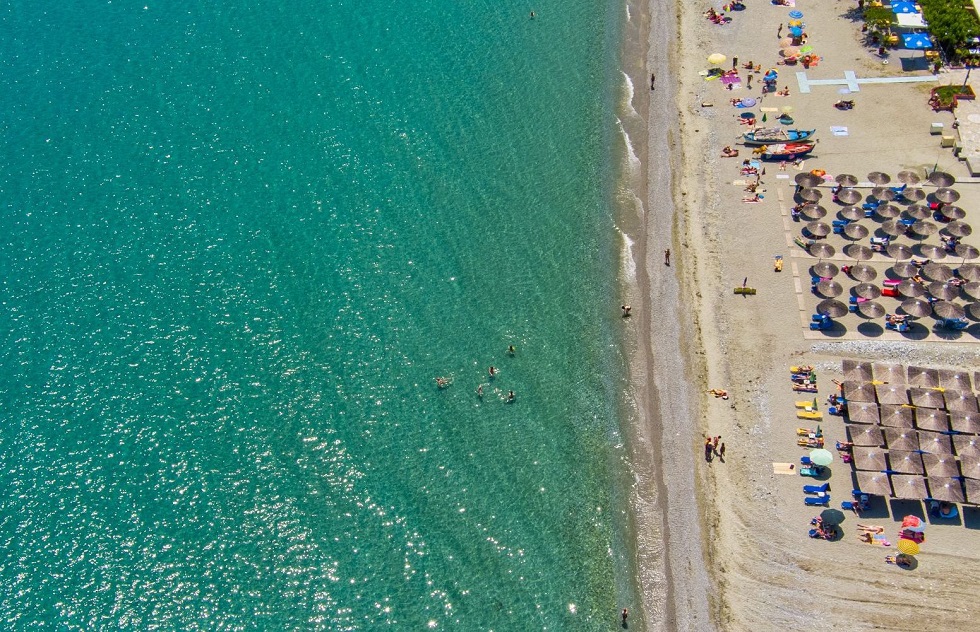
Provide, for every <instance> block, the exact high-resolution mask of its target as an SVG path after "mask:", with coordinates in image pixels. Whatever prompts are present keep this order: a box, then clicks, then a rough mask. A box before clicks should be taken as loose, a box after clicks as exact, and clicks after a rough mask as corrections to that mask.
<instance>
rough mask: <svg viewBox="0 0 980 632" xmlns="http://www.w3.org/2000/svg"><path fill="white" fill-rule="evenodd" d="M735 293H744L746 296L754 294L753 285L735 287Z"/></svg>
mask: <svg viewBox="0 0 980 632" xmlns="http://www.w3.org/2000/svg"><path fill="white" fill-rule="evenodd" d="M735 293H736V294H744V295H746V296H754V295H755V288H754V287H737V288H735Z"/></svg>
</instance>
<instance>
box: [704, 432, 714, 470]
mask: <svg viewBox="0 0 980 632" xmlns="http://www.w3.org/2000/svg"><path fill="white" fill-rule="evenodd" d="M713 452H714V450H713V449H712V447H711V437H707V436H706V437H705V438H704V460H705V461H707V462H708V463H711V455H712V453H713Z"/></svg>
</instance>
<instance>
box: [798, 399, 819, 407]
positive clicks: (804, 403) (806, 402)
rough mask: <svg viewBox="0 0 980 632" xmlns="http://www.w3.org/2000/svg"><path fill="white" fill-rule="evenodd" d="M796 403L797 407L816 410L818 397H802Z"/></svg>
mask: <svg viewBox="0 0 980 632" xmlns="http://www.w3.org/2000/svg"><path fill="white" fill-rule="evenodd" d="M795 403H796V407H797V408H805V409H807V410H816V409H817V398H816V397H814V398H813V399H801V400H800V401H798V402H795Z"/></svg>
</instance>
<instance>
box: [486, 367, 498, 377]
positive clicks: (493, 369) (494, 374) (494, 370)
mask: <svg viewBox="0 0 980 632" xmlns="http://www.w3.org/2000/svg"><path fill="white" fill-rule="evenodd" d="M488 372H489V373H490V377H497V367H495V366H493V365H491V366H490V369H489V370H488Z"/></svg>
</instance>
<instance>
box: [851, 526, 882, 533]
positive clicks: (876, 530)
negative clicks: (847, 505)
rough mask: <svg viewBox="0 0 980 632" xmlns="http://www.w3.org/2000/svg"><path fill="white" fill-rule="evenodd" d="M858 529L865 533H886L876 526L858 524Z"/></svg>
mask: <svg viewBox="0 0 980 632" xmlns="http://www.w3.org/2000/svg"><path fill="white" fill-rule="evenodd" d="M857 528H858V529H859V530H861V531H864V532H865V533H884V532H885V528H884V527H881V526H878V525H876V524H858V526H857Z"/></svg>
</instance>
